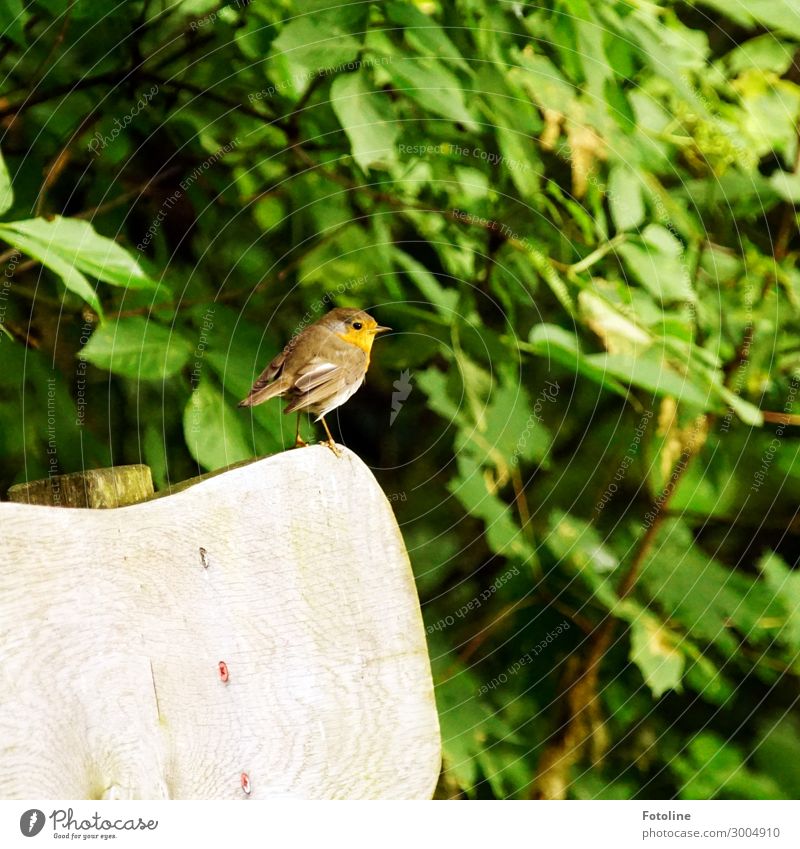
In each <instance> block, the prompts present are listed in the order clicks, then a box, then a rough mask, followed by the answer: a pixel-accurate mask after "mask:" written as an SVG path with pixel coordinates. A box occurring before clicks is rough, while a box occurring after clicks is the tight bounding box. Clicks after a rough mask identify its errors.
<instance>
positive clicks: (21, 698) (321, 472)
mask: <svg viewBox="0 0 800 849" xmlns="http://www.w3.org/2000/svg"><path fill="white" fill-rule="evenodd" d="M0 527H2V549H1V550H0V551H1V552H2V553H1V554H0V797H2V798H19V799H41V798H50V799H65V798H114V797H117V798H119V797H122V798H151V799H153V798H176V799H178V798H180V799H191V798H206V799H237V798H252V799H265V798H270V797H287V796H288V797H298V798H337V799H345V798H426V797H428V798H429V797H430V796H431V794H432V792H433V789H434V785H435V783H436V778H437V775H438V770H439V761H440V750H439V730H438V720H437V716H436V710H435V706H434V700H433V688H432V682H431V675H430V666H429V662H428V655H427V650H426V644H425V637H424V632H423V627H422V620H421V616H420V611H419V603H418V600H417V594H416V589H415V586H414V581H413V577H412V574H411V570H410V566H409V562H408V557H407V554H406V551H405V548H404V545H403V541H402V538H401V536H400V532H399V529H398V527H397V524H396V522H395V520H394V516H393V514H392V511H391V508H390V507H389V504H388V502H387V500H386V498H385V496H384V495H383V493H382V492H381V490H380V489H379V487H378V485H377V483H376V481H375V479H374V478H373V476H372V474H371V473H370V472H369V470H368V469H367V468H366V466H364V465H363V463H362V462H361V461H360V460H359V459H358V458H357V457H356V456H355V455H353V454H351V453H350V452H347V451H344V456H343V457H342V458H336V457H335V456H334V455H333V453H332V452H331V451H330V450H328V449H327V448H326V447H323V446H315V447H312V448H304V449H301V450H296V451H289V452H286V453H284V454H280V455H278V456H276V457H271V458H268V459H266V460H261V461H258V462H255V463H252V464H251V465H248V466H245V467H242V468H237V469H234V470H232V471H228V472H226V473H224V474H222V475H219V476H216V477H213V478H211V479H209V480H207V481H204V482H202V483H198V484H197V485H195V486H193V487H191V488H190V489H187V490H185V491H183V492H180V493H178V494H175V495H171V496H169V497H166V498H161V499H156V500H153V501H149V502H147V503H143V504H138V505H133V506H130V507H123V508H120V509H115V510H64V509H57V508H53V507H36V506H29V505H24V504H7V503H3V504H0ZM220 661H223V662H224V663H225V664H226V666H227V674H228V680H227V683H225V682H223V680H222V678H221V675H220V668H219V664H220ZM243 773H244V774H246V776H247V780H248V781H249V789H250V793H249V796H248V794H246V793H245V791H244V790H243V789H242V783H243V777H242V774H243ZM245 783H247V782H245Z"/></svg>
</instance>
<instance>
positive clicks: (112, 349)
mask: <svg viewBox="0 0 800 849" xmlns="http://www.w3.org/2000/svg"><path fill="white" fill-rule="evenodd" d="M191 354H192V346H191V344H190V343H189V342H188V341H187V340H186V339H184V338H183V337H182V336H181V335H180V334H179V333H176V332H175V331H172V330H169V329H168V328H166V327H162V326H161V325H160V324H156V323H155V322H154V321H148V320H147V319H146V318H143V317H141V316H131V317H130V318H120V319H117V320H116V321H109V322H104V323H103V324H101V325H100V326H99V327H98V328H97V329H96V330H95V331H94V333H93V334H92V336H91V338H90V339H89V341H88V342H87V344H86V345H85V346H84V347H83V349H82V350H81V352H80V354H79V356H80V358H81V359H82V360H86V361H87V362H90V363H92V365H95V366H97V367H98V368H102V369H105V370H106V371H110V372H112V373H113V374H119V375H121V376H123V377H130V378H134V379H136V380H164V378H166V377H170V376H171V375H173V374H177V373H178V372H179V371H180V370H181V369H182V368H183V367H184V366H185V365H186V364H187V363H188V361H189V358H190V356H191Z"/></svg>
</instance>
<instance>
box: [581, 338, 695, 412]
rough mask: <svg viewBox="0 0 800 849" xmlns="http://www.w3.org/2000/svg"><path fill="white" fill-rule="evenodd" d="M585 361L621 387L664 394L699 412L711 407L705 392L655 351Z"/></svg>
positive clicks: (596, 355) (589, 358)
mask: <svg viewBox="0 0 800 849" xmlns="http://www.w3.org/2000/svg"><path fill="white" fill-rule="evenodd" d="M586 362H587V363H589V364H590V365H591V366H593V367H594V368H595V369H597V370H598V371H600V372H602V373H603V374H608V375H609V376H610V377H613V378H616V379H617V380H619V381H621V382H622V383H623V384H625V383H627V384H629V385H630V386H638V387H640V388H641V389H646V390H647V391H648V392H652V393H653V394H655V395H667V396H669V397H671V398H675V399H676V400H678V401H681V402H683V403H684V404H688V405H690V406H694V407H699V408H700V409H702V410H705V409H708V408H709V407H710V406H711V403H710V401H709V396H708V393H706V392H703V391H702V390H701V389H699V388H698V387H697V386H695V385H694V384H693V383H692V382H691V381H690V380H689V379H688V378H687V377H686V376H685V375H682V374H680V373H679V372H677V371H676V370H675V369H674V368H673V367H672V366H671V365H670V364H669V363H668V362H667V361H666V360H665V359H664V358H663V357H661V356H660V355H659V354H658V353H657V352H656V351H652V350H648V351H647V352H646V353H645V354H641V355H639V356H633V355H631V354H591V355H589V356H587V357H586Z"/></svg>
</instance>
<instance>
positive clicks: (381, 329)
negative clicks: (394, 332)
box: [372, 325, 392, 333]
mask: <svg viewBox="0 0 800 849" xmlns="http://www.w3.org/2000/svg"><path fill="white" fill-rule="evenodd" d="M391 329H392V328H391V327H381V326H380V325H378V326H377V327H373V328H372V332H373V333H386V332H387V331H389V330H391Z"/></svg>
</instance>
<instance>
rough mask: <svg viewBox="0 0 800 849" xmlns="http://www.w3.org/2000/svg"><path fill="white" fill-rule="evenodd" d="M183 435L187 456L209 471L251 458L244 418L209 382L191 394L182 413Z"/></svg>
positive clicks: (206, 381) (201, 384)
mask: <svg viewBox="0 0 800 849" xmlns="http://www.w3.org/2000/svg"><path fill="white" fill-rule="evenodd" d="M183 433H184V438H185V439H186V445H187V447H188V449H189V453H190V454H191V455H192V457H194V459H195V460H197V462H198V463H199V464H200V465H201V466H203V468H205V469H208V470H209V471H214V470H215V469H221V468H223V467H225V466H230V465H231V464H232V463H238V462H239V461H241V460H246V459H247V458H248V457H252V456H253V449H252V447H251V445H250V442H249V441H248V439H247V436H246V431H245V426H244V419H243V418H242V417H241V416H240V415H239V411H238V410H235V409H234V408H232V407H231V406H230V404H228V402H227V401H226V400H225V397H224V396H223V394H222V393H221V392H220V391H219V390H218V389H217V388H216V387H215V386H214V385H213V384H212V383H211V381H209V380H203V381H202V382H201V383H200V385H199V386H198V387H197V389H195V391H194V392H192V396H191V398H190V399H189V403H188V404H187V405H186V409H185V410H184V413H183Z"/></svg>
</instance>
